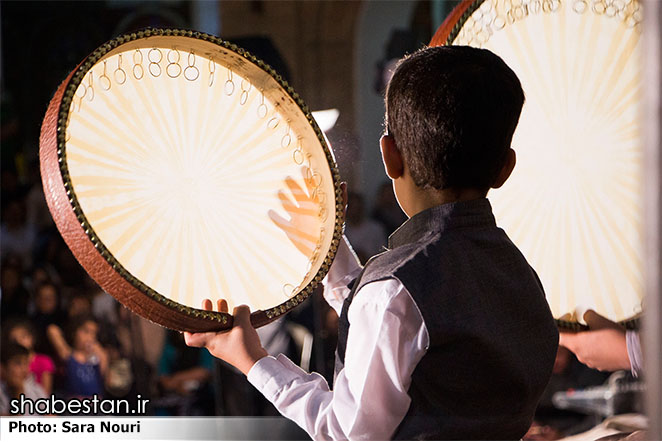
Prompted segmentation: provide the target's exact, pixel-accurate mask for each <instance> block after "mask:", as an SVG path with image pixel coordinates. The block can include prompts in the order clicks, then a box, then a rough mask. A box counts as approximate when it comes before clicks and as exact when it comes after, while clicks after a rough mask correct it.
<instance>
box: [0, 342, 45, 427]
mask: <svg viewBox="0 0 662 442" xmlns="http://www.w3.org/2000/svg"><path fill="white" fill-rule="evenodd" d="M29 358H30V352H29V351H28V349H26V348H25V347H23V346H21V345H19V344H16V343H14V342H11V343H8V344H6V345H3V346H2V353H0V414H1V415H3V416H7V415H9V405H10V400H11V399H14V398H18V397H19V396H20V395H25V397H26V398H28V399H32V400H37V399H42V398H45V397H46V393H45V392H44V390H43V388H41V386H40V385H39V384H37V383H36V382H35V381H34V378H33V377H32V376H31V375H30V368H29V367H30V362H29Z"/></svg>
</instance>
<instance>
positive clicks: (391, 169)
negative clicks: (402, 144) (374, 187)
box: [379, 135, 405, 180]
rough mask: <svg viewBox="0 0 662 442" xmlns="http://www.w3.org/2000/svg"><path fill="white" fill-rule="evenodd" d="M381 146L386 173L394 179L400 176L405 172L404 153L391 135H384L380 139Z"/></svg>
mask: <svg viewBox="0 0 662 442" xmlns="http://www.w3.org/2000/svg"><path fill="white" fill-rule="evenodd" d="M379 146H380V148H381V151H382V161H383V162H384V169H385V170H386V175H388V176H389V178H391V179H392V180H396V179H398V178H400V177H401V176H402V175H403V174H404V170H405V167H404V161H403V159H402V154H400V151H399V150H398V146H396V144H395V139H394V138H393V137H392V136H391V135H382V138H381V139H380V140H379Z"/></svg>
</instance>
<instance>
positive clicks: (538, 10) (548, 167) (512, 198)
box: [452, 0, 643, 321]
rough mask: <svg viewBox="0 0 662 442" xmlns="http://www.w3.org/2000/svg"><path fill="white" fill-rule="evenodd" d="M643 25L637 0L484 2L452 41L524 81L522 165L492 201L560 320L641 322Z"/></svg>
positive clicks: (519, 138)
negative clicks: (582, 316) (592, 313)
mask: <svg viewBox="0 0 662 442" xmlns="http://www.w3.org/2000/svg"><path fill="white" fill-rule="evenodd" d="M640 21H641V9H640V6H639V4H638V2H636V1H625V0H624V1H620V0H615V1H606V2H605V1H601V0H598V1H588V0H586V1H583V0H575V1H559V0H540V1H537V0H532V1H526V0H524V1H517V0H512V1H505V2H504V1H500V2H499V1H496V0H486V1H485V2H483V3H482V4H481V6H480V7H479V8H478V9H476V10H475V11H474V12H473V13H472V15H471V17H470V18H469V19H468V20H467V21H466V22H465V23H464V25H463V26H462V29H461V30H460V31H459V33H457V35H456V36H455V39H454V41H453V42H452V44H468V45H472V46H479V47H484V48H487V49H490V50H492V51H493V52H495V53H497V54H498V55H500V56H501V57H502V58H503V59H504V61H505V62H506V63H507V64H508V65H509V66H510V67H511V68H512V69H513V70H514V71H515V72H516V74H517V75H518V77H519V78H520V80H521V82H522V87H523V89H524V92H525V95H526V103H525V106H524V110H523V113H522V116H521V119H520V122H519V126H518V128H517V131H516V133H515V137H514V140H513V148H514V149H515V151H516V152H517V166H516V168H515V171H514V173H513V175H512V177H511V178H510V179H509V181H508V182H507V183H506V184H505V185H504V186H503V188H501V189H498V190H494V191H492V192H491V193H490V199H491V200H492V202H493V206H494V210H495V214H496V217H497V221H498V222H499V224H500V225H501V226H502V227H504V229H505V230H506V232H507V233H508V235H509V236H510V237H511V238H512V239H513V241H514V242H515V243H516V244H517V245H518V246H519V247H520V248H521V250H522V252H523V253H524V255H525V256H526V257H527V259H529V261H530V263H531V264H532V265H533V267H534V268H535V269H536V270H537V271H538V273H539V275H540V278H541V280H542V282H543V285H544V287H545V291H546V292H547V297H548V300H549V302H550V306H551V308H552V311H553V313H554V315H555V317H557V318H561V317H563V316H564V315H566V314H570V313H573V312H574V311H575V308H576V307H586V308H593V309H595V310H597V311H598V312H599V313H601V314H603V315H605V316H607V317H609V318H611V319H613V320H618V321H620V320H625V319H629V318H632V317H633V316H636V315H637V314H639V313H640V312H641V299H642V294H643V275H642V268H643V266H642V250H643V245H642V193H643V191H642V185H643V184H642V139H641V137H642V131H641V126H640V119H639V117H640V115H639V111H640V107H639V104H640V100H641V93H642V84H641V67H640V57H641V41H640V38H639V36H640V25H639V22H640ZM476 130H480V128H476ZM566 318H567V316H566Z"/></svg>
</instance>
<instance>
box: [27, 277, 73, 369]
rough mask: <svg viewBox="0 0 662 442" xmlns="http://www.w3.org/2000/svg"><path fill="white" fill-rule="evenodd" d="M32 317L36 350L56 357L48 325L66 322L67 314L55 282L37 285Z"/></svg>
mask: <svg viewBox="0 0 662 442" xmlns="http://www.w3.org/2000/svg"><path fill="white" fill-rule="evenodd" d="M30 319H31V321H32V325H33V327H34V334H35V338H36V339H35V341H36V347H35V350H36V351H38V352H40V353H45V354H47V355H48V356H50V357H52V358H56V357H57V351H56V350H55V347H53V345H52V344H51V341H50V339H49V338H48V333H47V331H48V326H50V325H51V324H56V325H62V324H64V322H65V314H64V313H63V311H62V309H61V303H60V292H59V289H58V287H57V286H56V285H55V284H53V283H51V282H44V283H42V284H40V285H39V286H38V287H37V289H36V291H35V296H34V311H33V312H32V314H31V315H30Z"/></svg>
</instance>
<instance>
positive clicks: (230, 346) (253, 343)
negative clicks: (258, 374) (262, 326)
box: [184, 299, 268, 374]
mask: <svg viewBox="0 0 662 442" xmlns="http://www.w3.org/2000/svg"><path fill="white" fill-rule="evenodd" d="M202 308H203V310H208V311H211V310H212V302H211V300H209V299H205V300H204V301H202ZM217 308H218V311H219V312H223V313H227V312H228V303H227V302H226V301H225V300H224V299H219V300H218V302H217ZM232 315H233V316H234V325H233V327H232V328H231V329H230V330H226V331H222V332H205V333H189V332H184V340H185V341H186V345H188V346H190V347H205V348H206V349H207V350H209V353H211V354H212V355H214V356H216V357H217V358H219V359H222V360H224V361H225V362H227V363H228V364H231V365H233V366H235V367H236V368H237V369H238V370H239V371H241V372H242V373H243V374H247V373H248V371H249V370H250V369H251V368H252V367H253V365H254V364H255V363H256V362H257V361H259V360H260V359H262V358H263V357H265V356H268V353H267V351H266V350H265V349H264V348H263V347H262V344H261V343H260V337H259V336H258V334H257V331H256V330H255V328H253V325H252V324H251V318H250V317H251V312H250V309H249V308H248V306H247V305H240V306H237V307H235V308H234V311H233V312H232Z"/></svg>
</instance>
